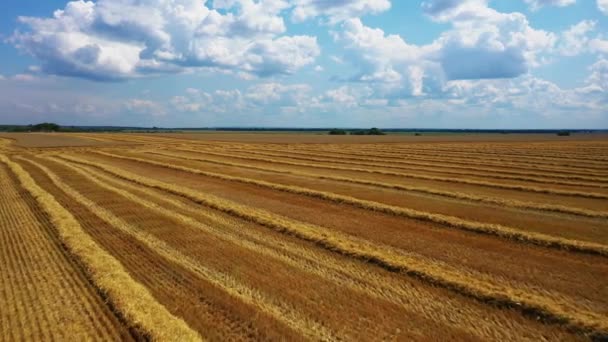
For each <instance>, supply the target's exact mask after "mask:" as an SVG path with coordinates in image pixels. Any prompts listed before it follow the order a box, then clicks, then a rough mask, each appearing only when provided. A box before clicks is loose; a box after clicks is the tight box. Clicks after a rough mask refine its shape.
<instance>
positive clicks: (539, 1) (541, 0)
mask: <svg viewBox="0 0 608 342" xmlns="http://www.w3.org/2000/svg"><path fill="white" fill-rule="evenodd" d="M524 1H525V2H526V3H527V4H528V5H530V8H531V9H532V10H533V11H536V10H538V9H540V8H541V7H545V6H556V7H566V6H570V5H574V4H575V3H576V0H524Z"/></svg>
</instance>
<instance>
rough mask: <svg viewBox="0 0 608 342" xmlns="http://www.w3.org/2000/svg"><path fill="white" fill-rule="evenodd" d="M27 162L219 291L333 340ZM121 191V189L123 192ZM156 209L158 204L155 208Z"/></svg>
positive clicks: (287, 309)
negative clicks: (219, 289)
mask: <svg viewBox="0 0 608 342" xmlns="http://www.w3.org/2000/svg"><path fill="white" fill-rule="evenodd" d="M29 163H31V164H33V165H35V166H36V167H38V168H39V169H41V170H43V171H44V173H45V174H46V175H47V176H48V177H49V178H50V179H51V181H52V182H53V183H54V184H55V185H56V186H58V187H59V188H61V189H62V190H63V191H64V192H65V193H66V194H68V195H69V196H70V197H72V198H73V199H74V200H76V201H78V202H79V203H81V204H82V205H83V206H85V207H86V208H87V209H89V210H90V211H91V212H93V213H94V214H95V215H96V216H98V217H99V218H101V219H102V220H104V221H105V222H107V223H108V224H110V225H111V226H112V227H114V228H116V229H119V230H120V231H122V232H124V233H126V234H128V235H130V236H132V237H134V238H135V239H137V240H138V241H139V242H141V243H142V244H144V245H145V246H147V247H148V248H150V249H151V250H153V251H154V252H155V253H158V254H159V255H161V256H162V257H163V258H165V259H167V260H169V261H171V262H173V263H175V264H178V265H181V266H183V267H184V268H185V269H187V270H189V271H191V272H193V273H194V274H196V275H197V276H198V277H199V278H200V279H202V280H204V281H208V282H211V283H212V284H214V285H215V286H217V287H219V288H221V289H222V290H223V291H225V292H226V293H228V294H229V295H230V296H233V297H236V298H238V299H239V300H241V301H243V302H245V303H247V304H249V305H253V306H255V307H257V308H258V309H259V310H260V311H261V312H264V313H266V314H268V315H270V316H272V317H274V318H275V319H277V320H279V321H282V322H284V323H285V324H286V325H287V326H289V327H291V328H292V329H294V330H296V331H298V332H300V333H301V334H302V335H303V336H305V337H308V338H312V339H318V340H327V341H328V340H335V338H334V337H333V333H331V332H330V331H328V330H327V329H325V328H324V327H323V326H322V325H321V324H319V323H317V322H315V321H314V320H312V319H309V318H307V317H301V315H300V314H299V313H298V312H297V311H295V310H293V309H292V308H291V307H290V306H289V305H287V304H286V303H281V302H278V301H276V300H274V301H273V300H270V299H268V297H267V296H265V295H264V294H263V293H261V292H259V291H258V290H256V289H253V288H250V287H248V286H246V285H244V284H242V283H241V282H239V281H238V280H237V279H235V278H234V277H232V276H231V275H229V274H227V273H223V272H220V271H217V270H213V269H209V268H207V267H205V266H203V265H201V264H200V263H198V262H197V261H196V260H194V259H192V258H190V257H189V256H187V255H185V254H183V253H182V252H180V251H178V250H176V249H175V248H173V247H171V246H170V245H169V244H167V243H166V242H165V241H163V240H160V239H158V238H157V237H155V236H154V235H152V234H150V233H147V232H145V231H143V230H141V229H138V228H137V227H134V226H133V225H131V224H130V223H128V222H127V221H125V220H123V219H121V218H119V217H117V216H116V215H114V214H113V213H112V212H110V211H109V210H107V209H105V208H103V207H100V206H98V205H97V204H96V203H95V202H93V201H91V200H90V199H88V198H87V197H85V196H84V195H82V194H81V193H80V192H78V191H77V190H76V189H74V188H73V187H71V186H70V185H68V184H67V183H65V182H64V181H63V180H61V179H60V178H59V177H58V176H57V175H56V174H54V173H53V172H52V171H51V170H50V169H48V168H47V167H45V166H44V165H41V164H40V163H37V162H35V161H32V160H30V161H29ZM93 183H95V184H96V185H98V186H102V187H104V188H107V187H106V186H105V185H104V184H103V183H101V182H100V181H98V180H95V179H93ZM123 195H125V193H123ZM129 197H130V199H131V200H134V201H135V202H136V203H138V204H141V203H142V201H141V200H138V199H137V197H135V196H129ZM156 209H158V208H156Z"/></svg>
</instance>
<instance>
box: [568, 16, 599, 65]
mask: <svg viewBox="0 0 608 342" xmlns="http://www.w3.org/2000/svg"><path fill="white" fill-rule="evenodd" d="M596 25H597V23H596V22H595V21H592V20H583V21H581V22H580V23H578V24H576V25H572V26H571V27H570V28H569V29H568V30H566V31H564V32H563V33H562V34H561V37H560V43H559V46H558V49H559V52H560V53H561V54H562V55H564V56H576V55H579V54H581V53H583V52H585V51H587V50H588V47H589V44H590V41H591V40H590V38H589V33H590V32H593V31H594V30H595V27H596Z"/></svg>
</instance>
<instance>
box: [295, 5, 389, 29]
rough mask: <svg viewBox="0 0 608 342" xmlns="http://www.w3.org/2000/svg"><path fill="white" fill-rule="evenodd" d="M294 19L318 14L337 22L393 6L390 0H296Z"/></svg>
mask: <svg viewBox="0 0 608 342" xmlns="http://www.w3.org/2000/svg"><path fill="white" fill-rule="evenodd" d="M293 2H294V5H295V8H294V9H293V12H292V19H293V21H295V22H302V21H305V20H308V19H311V18H315V17H318V16H321V17H324V18H326V19H327V20H328V22H329V23H331V24H335V23H338V22H341V21H344V20H346V19H350V18H355V17H360V16H363V15H365V14H377V13H380V12H384V11H387V10H388V9H390V7H391V2H390V1H389V0H338V1H331V0H330V1H328V0H294V1H293Z"/></svg>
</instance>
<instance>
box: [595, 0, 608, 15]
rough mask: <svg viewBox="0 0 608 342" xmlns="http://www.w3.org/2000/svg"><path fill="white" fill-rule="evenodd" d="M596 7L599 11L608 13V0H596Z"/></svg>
mask: <svg viewBox="0 0 608 342" xmlns="http://www.w3.org/2000/svg"><path fill="white" fill-rule="evenodd" d="M597 8H598V9H599V10H600V12H602V13H604V14H605V15H608V0H597Z"/></svg>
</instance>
